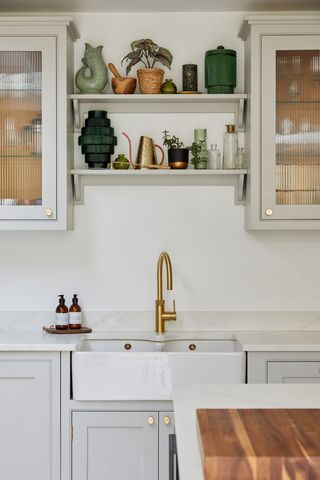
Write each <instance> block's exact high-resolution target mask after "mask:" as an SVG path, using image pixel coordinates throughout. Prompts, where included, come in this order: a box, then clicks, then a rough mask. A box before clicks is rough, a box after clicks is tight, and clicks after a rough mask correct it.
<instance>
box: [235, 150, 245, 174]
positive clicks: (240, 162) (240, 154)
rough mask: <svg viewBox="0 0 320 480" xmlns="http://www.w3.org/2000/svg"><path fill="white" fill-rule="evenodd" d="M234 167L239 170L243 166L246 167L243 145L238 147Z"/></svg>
mask: <svg viewBox="0 0 320 480" xmlns="http://www.w3.org/2000/svg"><path fill="white" fill-rule="evenodd" d="M235 167H236V168H237V169H239V170H242V169H243V168H247V166H246V154H245V153H244V148H243V147H240V148H238V151H237V157H236V164H235Z"/></svg>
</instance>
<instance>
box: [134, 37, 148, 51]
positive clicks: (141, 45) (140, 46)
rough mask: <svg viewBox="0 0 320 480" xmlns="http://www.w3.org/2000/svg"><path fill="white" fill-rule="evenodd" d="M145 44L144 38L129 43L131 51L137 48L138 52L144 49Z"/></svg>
mask: <svg viewBox="0 0 320 480" xmlns="http://www.w3.org/2000/svg"><path fill="white" fill-rule="evenodd" d="M145 42H146V40H145V39H144V38H141V40H135V41H134V42H132V43H131V49H132V50H135V49H136V48H137V49H138V50H141V49H143V48H144V44H145Z"/></svg>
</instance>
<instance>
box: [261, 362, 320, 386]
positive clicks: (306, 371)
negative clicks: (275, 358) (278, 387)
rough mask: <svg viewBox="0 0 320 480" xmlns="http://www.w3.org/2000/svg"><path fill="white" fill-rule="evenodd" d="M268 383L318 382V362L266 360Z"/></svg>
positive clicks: (319, 381) (319, 367)
mask: <svg viewBox="0 0 320 480" xmlns="http://www.w3.org/2000/svg"><path fill="white" fill-rule="evenodd" d="M268 383H320V362H268Z"/></svg>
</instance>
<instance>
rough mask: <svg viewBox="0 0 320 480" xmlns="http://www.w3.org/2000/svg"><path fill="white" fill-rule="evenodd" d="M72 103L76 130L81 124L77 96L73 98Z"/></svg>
mask: <svg viewBox="0 0 320 480" xmlns="http://www.w3.org/2000/svg"><path fill="white" fill-rule="evenodd" d="M72 103H73V121H74V128H75V129H77V130H78V129H79V128H80V125H81V119H80V106H79V100H78V99H77V98H73V99H72Z"/></svg>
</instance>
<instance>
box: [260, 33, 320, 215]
mask: <svg viewBox="0 0 320 480" xmlns="http://www.w3.org/2000/svg"><path fill="white" fill-rule="evenodd" d="M261 134H262V170H261V172H262V177H261V182H262V199H261V205H262V212H261V218H262V219H270V220H272V219H296V220H300V219H319V218H320V36H315V35H310V36H298V35H297V36H265V37H262V132H261Z"/></svg>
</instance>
